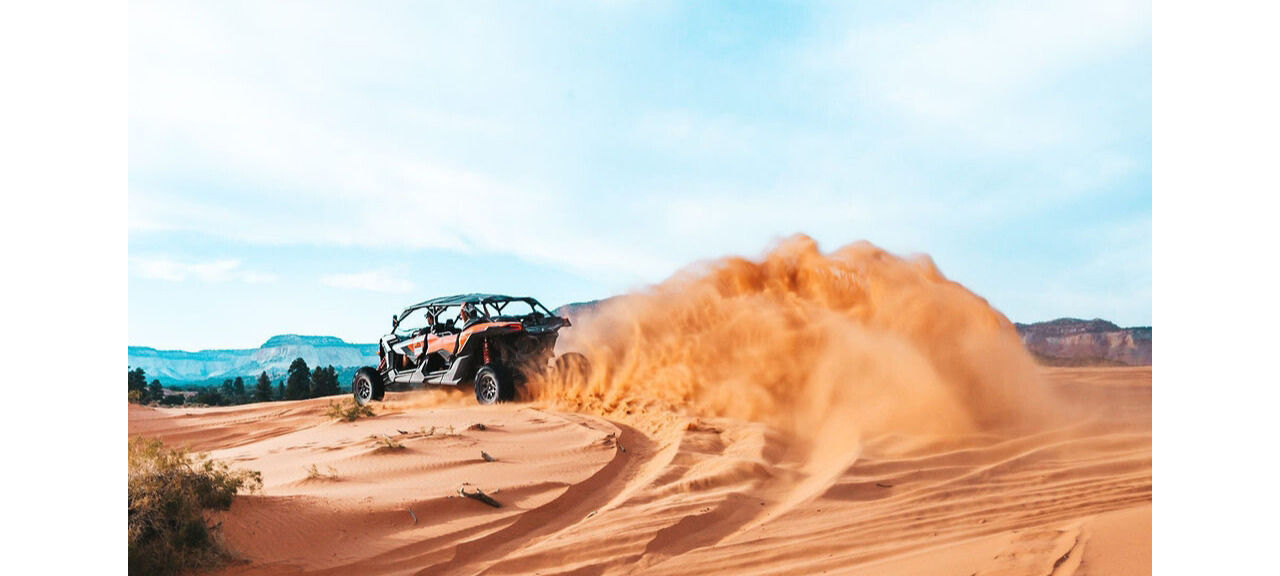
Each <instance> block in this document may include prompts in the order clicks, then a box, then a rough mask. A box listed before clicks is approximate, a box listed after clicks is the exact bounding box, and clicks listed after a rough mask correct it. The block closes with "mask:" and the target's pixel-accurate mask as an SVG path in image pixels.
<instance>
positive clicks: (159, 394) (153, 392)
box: [147, 378, 164, 402]
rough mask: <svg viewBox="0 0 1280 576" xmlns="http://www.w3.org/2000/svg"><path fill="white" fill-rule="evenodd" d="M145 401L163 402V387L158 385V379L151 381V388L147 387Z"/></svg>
mask: <svg viewBox="0 0 1280 576" xmlns="http://www.w3.org/2000/svg"><path fill="white" fill-rule="evenodd" d="M147 399H148V400H151V401H154V402H159V401H161V400H164V386H161V385H160V379H158V378H157V379H155V380H152V381H151V386H148V387H147Z"/></svg>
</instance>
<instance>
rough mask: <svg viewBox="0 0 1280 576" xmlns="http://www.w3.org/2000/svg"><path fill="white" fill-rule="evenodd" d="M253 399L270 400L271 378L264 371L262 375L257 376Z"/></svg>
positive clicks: (259, 400)
mask: <svg viewBox="0 0 1280 576" xmlns="http://www.w3.org/2000/svg"><path fill="white" fill-rule="evenodd" d="M254 400H257V401H258V402H270V401H271V378H270V377H269V376H267V373H266V371H263V372H262V375H260V376H258V387H257V389H256V390H255V391H254Z"/></svg>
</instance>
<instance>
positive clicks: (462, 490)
mask: <svg viewBox="0 0 1280 576" xmlns="http://www.w3.org/2000/svg"><path fill="white" fill-rule="evenodd" d="M468 487H470V488H471V490H470V491H468V490H467V488H468ZM458 494H459V495H461V496H466V497H467V498H470V499H472V500H479V501H481V502H484V503H485V504H488V505H490V506H493V507H494V508H501V507H502V504H499V503H498V501H497V500H494V499H493V498H490V497H489V495H488V494H485V493H484V492H482V491H480V489H479V488H476V487H475V486H471V485H470V484H463V485H461V486H459V487H458Z"/></svg>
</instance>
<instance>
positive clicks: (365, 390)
mask: <svg viewBox="0 0 1280 576" xmlns="http://www.w3.org/2000/svg"><path fill="white" fill-rule="evenodd" d="M385 393H386V386H385V385H384V384H383V382H382V375H381V374H379V373H378V371H377V370H374V369H373V368H369V367H368V366H366V367H364V368H361V369H359V370H356V376H355V378H352V379H351V395H352V396H355V398H356V404H359V405H361V406H364V405H365V404H368V403H370V402H373V401H374V400H382V396H383V394H385Z"/></svg>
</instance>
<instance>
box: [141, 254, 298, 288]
mask: <svg viewBox="0 0 1280 576" xmlns="http://www.w3.org/2000/svg"><path fill="white" fill-rule="evenodd" d="M129 268H130V269H131V270H132V272H133V274H134V275H135V276H137V277H139V278H145V279H148V280H164V281H167V282H185V281H186V280H188V279H190V280H198V281H202V282H243V283H246V284H265V283H271V282H275V281H276V280H277V279H278V277H277V276H276V275H274V274H271V273H266V272H256V271H250V270H244V269H242V268H241V267H240V261H239V260H232V259H221V260H210V261H203V262H183V261H180V260H174V259H171V258H147V257H140V256H135V257H131V258H129Z"/></svg>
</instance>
